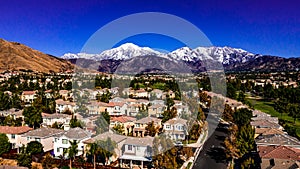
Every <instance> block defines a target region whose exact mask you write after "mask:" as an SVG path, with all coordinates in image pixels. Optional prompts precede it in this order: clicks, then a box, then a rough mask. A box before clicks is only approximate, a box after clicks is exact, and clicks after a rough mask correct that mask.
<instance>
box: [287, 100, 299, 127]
mask: <svg viewBox="0 0 300 169" xmlns="http://www.w3.org/2000/svg"><path fill="white" fill-rule="evenodd" d="M289 112H290V113H289V115H290V116H292V117H293V119H294V124H296V120H297V118H298V117H299V116H300V109H299V106H298V105H297V104H291V105H290V106H289Z"/></svg>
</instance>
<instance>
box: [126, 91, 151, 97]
mask: <svg viewBox="0 0 300 169" xmlns="http://www.w3.org/2000/svg"><path fill="white" fill-rule="evenodd" d="M129 96H131V97H132V98H148V92H147V91H146V90H145V89H139V90H130V91H129Z"/></svg>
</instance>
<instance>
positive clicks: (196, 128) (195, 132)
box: [190, 123, 202, 140]
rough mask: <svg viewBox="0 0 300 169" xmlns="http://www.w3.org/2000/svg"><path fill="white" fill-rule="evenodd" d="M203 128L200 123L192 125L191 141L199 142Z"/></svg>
mask: <svg viewBox="0 0 300 169" xmlns="http://www.w3.org/2000/svg"><path fill="white" fill-rule="evenodd" d="M201 129H202V127H201V125H200V124H199V123H194V124H193V125H192V128H191V130H190V139H191V140H198V138H199V136H200V134H201V131H202V130H201Z"/></svg>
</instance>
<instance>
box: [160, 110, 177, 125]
mask: <svg viewBox="0 0 300 169" xmlns="http://www.w3.org/2000/svg"><path fill="white" fill-rule="evenodd" d="M162 116H163V119H162V122H163V123H164V122H166V121H168V120H170V119H173V118H175V117H176V116H177V109H176V108H175V107H172V108H171V110H170V109H169V110H168V109H167V110H165V111H164V112H163V113H162Z"/></svg>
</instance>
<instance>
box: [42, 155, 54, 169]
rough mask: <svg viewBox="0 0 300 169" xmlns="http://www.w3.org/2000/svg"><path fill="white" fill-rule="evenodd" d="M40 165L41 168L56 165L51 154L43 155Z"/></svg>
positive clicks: (45, 168) (49, 167)
mask: <svg viewBox="0 0 300 169" xmlns="http://www.w3.org/2000/svg"><path fill="white" fill-rule="evenodd" d="M42 166H43V169H52V168H54V167H56V165H55V161H54V159H53V157H52V156H51V155H49V154H47V155H46V156H45V157H44V159H43V160H42Z"/></svg>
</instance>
